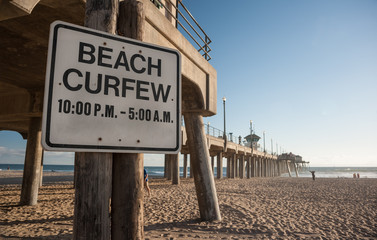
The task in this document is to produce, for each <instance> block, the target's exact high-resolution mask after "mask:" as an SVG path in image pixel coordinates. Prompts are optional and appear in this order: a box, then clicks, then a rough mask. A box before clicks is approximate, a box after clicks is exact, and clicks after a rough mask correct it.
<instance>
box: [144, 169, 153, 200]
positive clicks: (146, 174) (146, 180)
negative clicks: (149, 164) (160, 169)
mask: <svg viewBox="0 0 377 240" xmlns="http://www.w3.org/2000/svg"><path fill="white" fill-rule="evenodd" d="M144 187H145V188H146V189H147V191H148V196H150V195H151V189H150V188H149V185H148V173H147V170H145V168H144Z"/></svg>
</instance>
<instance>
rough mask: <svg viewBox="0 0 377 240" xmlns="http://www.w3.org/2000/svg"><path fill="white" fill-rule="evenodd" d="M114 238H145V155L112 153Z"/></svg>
mask: <svg viewBox="0 0 377 240" xmlns="http://www.w3.org/2000/svg"><path fill="white" fill-rule="evenodd" d="M113 163H114V165H113V191H112V201H111V239H144V222H143V213H144V210H143V209H144V207H143V204H144V201H143V198H144V154H141V153H114V154H113Z"/></svg>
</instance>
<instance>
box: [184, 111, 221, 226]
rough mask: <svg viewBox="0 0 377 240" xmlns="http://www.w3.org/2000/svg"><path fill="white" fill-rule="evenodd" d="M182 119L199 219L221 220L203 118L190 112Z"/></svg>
mask: <svg viewBox="0 0 377 240" xmlns="http://www.w3.org/2000/svg"><path fill="white" fill-rule="evenodd" d="M184 119H185V125H186V132H187V139H188V146H189V150H190V159H191V163H192V168H193V174H194V182H195V188H196V195H197V198H198V203H199V211H200V218H201V220H203V221H213V220H221V215H220V209H219V203H218V199H217V193H216V187H215V181H214V179H213V177H212V173H211V166H210V162H209V151H208V147H207V139H206V136H205V133H204V124H203V118H202V116H201V115H200V114H199V113H195V112H194V113H192V112H190V113H186V114H184Z"/></svg>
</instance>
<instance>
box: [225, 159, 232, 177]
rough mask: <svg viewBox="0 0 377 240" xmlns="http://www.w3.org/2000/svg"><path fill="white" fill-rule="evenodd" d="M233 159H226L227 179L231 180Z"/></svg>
mask: <svg viewBox="0 0 377 240" xmlns="http://www.w3.org/2000/svg"><path fill="white" fill-rule="evenodd" d="M231 158H232V157H231V156H230V155H228V156H227V157H226V177H227V178H230V168H231V166H230V163H231Z"/></svg>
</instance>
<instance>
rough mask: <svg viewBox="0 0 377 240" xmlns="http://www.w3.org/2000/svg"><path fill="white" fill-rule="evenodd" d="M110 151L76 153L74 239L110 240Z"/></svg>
mask: <svg viewBox="0 0 377 240" xmlns="http://www.w3.org/2000/svg"><path fill="white" fill-rule="evenodd" d="M112 163H113V162H112V154H111V153H79V154H78V153H76V163H75V179H76V181H75V209H74V219H73V239H82V240H84V239H110V232H111V231H110V223H111V220H110V209H109V207H110V198H111V189H112V184H111V183H112Z"/></svg>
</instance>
